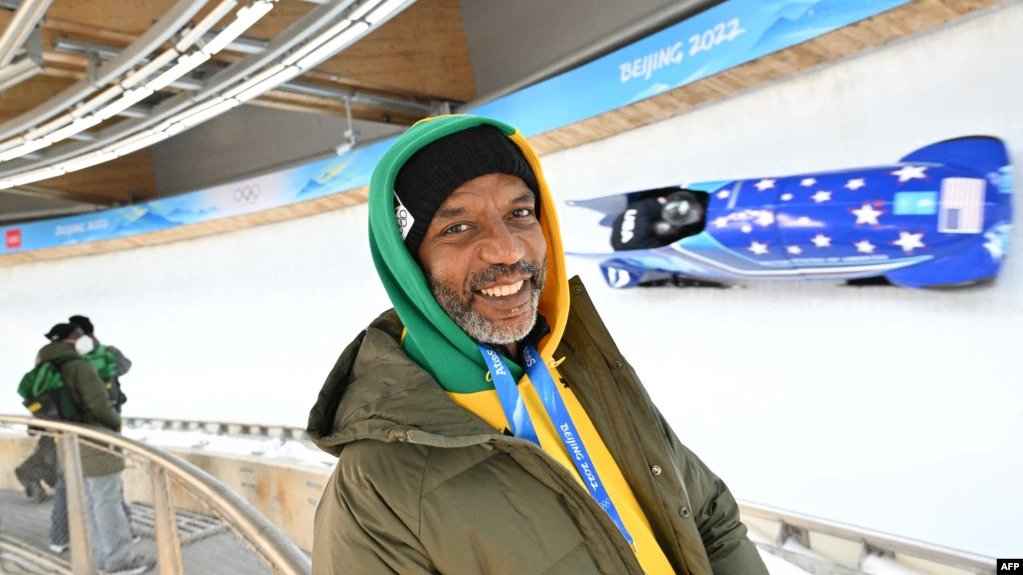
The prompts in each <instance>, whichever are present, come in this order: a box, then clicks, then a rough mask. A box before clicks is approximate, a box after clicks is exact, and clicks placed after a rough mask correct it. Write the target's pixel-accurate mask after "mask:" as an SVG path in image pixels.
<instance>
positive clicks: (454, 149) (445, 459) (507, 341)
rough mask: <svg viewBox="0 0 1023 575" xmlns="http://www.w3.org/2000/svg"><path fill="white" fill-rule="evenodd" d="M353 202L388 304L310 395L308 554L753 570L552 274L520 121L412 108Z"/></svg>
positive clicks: (654, 417) (569, 285) (525, 567)
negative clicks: (326, 472)
mask: <svg viewBox="0 0 1023 575" xmlns="http://www.w3.org/2000/svg"><path fill="white" fill-rule="evenodd" d="M369 212H370V216H369V217H370V221H369V230H370V249H371V251H372V255H373V261H374V263H375V264H376V267H377V271H378V273H379V274H380V278H381V280H382V281H383V284H384V287H385V289H386V290H387V293H388V295H389V296H390V299H391V302H392V303H393V304H394V309H393V310H389V311H387V312H385V313H384V314H383V315H381V316H380V317H379V318H377V319H376V320H375V321H374V322H373V323H372V324H371V325H370V326H369V327H368V328H367V329H366V330H365V331H363V332H362V333H361V334H359V336H358V337H357V338H356V339H355V341H353V342H352V343H351V344H350V345H349V346H348V347H347V348H346V349H345V350H344V352H343V353H342V354H341V357H340V358H339V359H338V361H337V363H336V364H335V366H334V369H333V370H332V371H331V373H330V375H329V376H328V377H327V381H326V383H325V384H324V386H323V389H322V391H321V392H320V396H319V399H318V401H317V403H316V405H315V406H314V407H313V409H312V412H311V413H310V420H309V427H308V431H309V433H310V435H311V436H312V437H313V438H314V439H315V440H316V442H317V443H318V444H319V445H320V447H322V448H323V449H325V450H327V451H329V452H330V453H333V454H335V455H337V456H338V457H339V460H338V464H337V467H336V468H335V470H334V474H333V475H332V477H331V479H330V481H329V482H328V484H327V486H326V488H325V490H324V493H323V497H322V499H321V501H320V505H319V507H318V509H317V512H316V524H315V531H314V542H313V571H314V572H315V573H317V574H333V573H360V574H362V573H402V574H405V573H413V574H414V573H459V574H461V573H468V574H474V573H481V574H482V573H501V574H506V573H507V574H517V573H522V574H526V573H571V574H587V573H607V574H611V573H614V574H622V573H625V574H641V573H647V574H661V573H684V574H692V575H711V574H717V575H722V574H725V575H732V574H734V575H740V574H742V575H760V574H766V573H767V570H766V568H765V567H764V565H763V562H762V561H761V559H760V557H759V555H758V554H757V551H756V549H755V547H754V546H753V544H752V543H750V541H749V540H748V539H747V537H746V528H745V527H744V526H743V525H742V523H741V522H740V521H739V511H738V506H737V505H736V503H735V500H734V499H733V498H732V495H731V494H730V493H729V491H728V489H727V487H725V484H724V483H723V482H722V481H721V480H720V479H719V478H718V477H716V476H715V475H714V474H713V473H712V472H711V471H710V470H709V469H707V467H706V466H705V465H704V464H703V463H702V462H701V461H700V460H699V459H698V458H697V457H696V456H695V455H693V453H692V452H690V451H689V450H688V449H686V448H685V447H684V446H683V445H682V444H681V443H680V442H679V440H678V438H677V437H675V435H674V433H673V432H672V431H671V429H670V427H669V426H668V425H667V423H666V422H665V421H664V419H663V418H662V417H661V416H660V413H659V412H658V411H657V409H656V408H655V407H654V405H653V404H652V403H651V401H650V398H649V397H648V396H647V394H646V392H645V390H644V389H643V387H642V385H641V384H640V382H639V380H638V377H637V376H636V374H635V372H634V371H633V370H632V368H631V367H630V366H629V365H628V363H627V362H626V361H625V359H624V358H622V357H621V355H620V353H619V351H618V349H617V347H616V346H615V344H614V341H613V340H612V339H611V336H610V334H609V333H608V332H607V329H606V328H605V327H604V325H603V322H602V321H601V320H600V317H599V315H597V312H596V310H595V309H594V307H593V304H592V303H591V302H590V300H589V298H588V297H587V295H586V291H585V289H584V287H583V286H582V284H581V283H580V282H579V280H578V278H576V279H573V280H571V281H569V280H568V279H567V277H566V274H565V265H564V254H563V250H562V246H561V238H560V235H559V229H558V222H557V217H556V215H555V210H554V201H553V199H552V198H551V195H550V192H549V191H548V189H547V185H546V183H545V182H544V180H543V175H542V173H541V170H540V164H539V162H538V160H537V158H536V155H535V154H534V152H533V151H532V149H531V148H530V146H529V144H528V143H527V142H526V140H525V138H523V137H522V135H521V134H519V133H518V132H517V131H515V129H514V128H512V127H510V126H507V125H505V124H502V123H500V122H496V121H493V120H488V119H485V118H478V117H473V116H442V117H438V118H433V119H430V120H425V121H423V122H420V123H418V124H416V125H415V126H413V127H412V128H411V129H410V130H408V131H407V132H406V133H405V134H404V135H403V136H401V137H400V138H399V139H398V141H397V142H396V143H395V144H394V145H393V146H392V148H391V149H390V150H389V151H388V152H387V154H386V155H385V156H384V157H383V159H382V160H381V161H380V164H379V165H378V166H377V169H376V170H375V172H374V174H373V178H372V182H371V184H370V199H369Z"/></svg>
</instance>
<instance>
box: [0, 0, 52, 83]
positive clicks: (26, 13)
mask: <svg viewBox="0 0 1023 575" xmlns="http://www.w3.org/2000/svg"><path fill="white" fill-rule="evenodd" d="M52 1H53V0H25V1H24V2H22V3H21V6H19V7H18V11H17V12H15V13H14V18H13V19H12V20H11V22H10V23H9V24H8V25H7V30H4V33H3V35H2V36H0V70H2V69H4V67H6V66H7V65H8V64H10V63H11V60H13V59H14V55H15V54H17V52H18V49H19V48H21V45H22V44H23V43H24V42H25V40H26V39H28V36H29V34H31V33H32V31H33V30H35V29H36V25H38V24H39V21H40V20H42V19H43V14H45V13H46V9H47V8H49V7H50V3H51V2H52Z"/></svg>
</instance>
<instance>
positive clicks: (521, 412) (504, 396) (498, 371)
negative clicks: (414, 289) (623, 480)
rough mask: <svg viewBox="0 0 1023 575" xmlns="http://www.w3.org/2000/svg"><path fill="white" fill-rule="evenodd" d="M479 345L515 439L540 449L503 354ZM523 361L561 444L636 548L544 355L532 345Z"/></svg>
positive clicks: (630, 543) (523, 356)
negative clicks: (541, 356)
mask: <svg viewBox="0 0 1023 575" xmlns="http://www.w3.org/2000/svg"><path fill="white" fill-rule="evenodd" d="M476 345H477V346H479V349H480V353H482V354H483V359H484V360H486V362H487V367H488V368H489V369H490V377H491V378H493V380H494V388H495V389H496V390H497V397H499V398H500V399H501V408H502V409H504V415H505V417H507V418H508V424H509V425H511V428H512V429H511V430H512V433H513V434H514V435H515V437H518V438H521V439H528V440H529V441H532V442H533V443H535V444H537V445H540V440H539V439H538V438H537V436H536V429H535V428H534V427H533V421H532V420H531V419H530V418H529V413H528V412H527V411H526V405H525V403H524V402H523V401H522V395H521V394H520V393H519V388H518V386H517V385H516V384H515V380H514V379H513V378H512V376H511V372H510V371H509V370H508V366H507V365H505V363H504V360H503V359H501V354H499V353H497V352H496V351H494V350H493V349H491V348H489V347H487V346H485V345H483V344H480V343H478V344H476ZM522 360H523V363H525V366H526V374H528V375H529V380H530V381H532V382H533V387H534V388H535V389H536V392H537V394H538V395H539V396H540V400H541V401H542V402H543V406H544V408H545V409H546V410H547V415H549V416H550V418H551V422H552V423H554V428H555V430H557V432H558V437H560V438H561V442H562V443H563V444H564V445H565V449H566V450H567V451H568V454H569V457H570V458H571V459H572V461H573V462H575V467H576V469H577V470H579V476H580V477H582V479H583V483H585V484H586V488H587V489H588V490H589V492H590V495H592V496H593V498H594V499H596V500H597V503H598V504H599V505H600V507H601V508H602V509H603V510H604V511H605V512H607V514H608V516H609V517H610V518H611V521H614V524H615V525H617V526H618V530H619V531H621V532H622V536H624V537H625V540H626V541H628V542H629V545H630V546H632V545H633V543H632V536H631V535H629V531H628V529H626V528H625V523H624V522H622V518H621V516H620V515H618V509H616V508H615V504H614V502H612V501H611V496H610V495H608V494H607V489H605V488H604V483H603V482H601V480H600V475H598V474H597V467H596V466H595V465H594V464H593V461H592V460H591V459H590V454H589V453H588V452H587V451H586V447H585V446H584V445H583V438H582V437H581V436H580V435H579V432H578V431H576V428H575V423H573V422H572V417H571V416H570V415H569V414H568V408H567V407H565V401H564V400H563V399H561V394H559V393H558V389H557V387H556V386H555V384H554V378H552V377H551V372H550V371H549V370H548V369H547V366H546V365H544V363H543V360H542V359H540V354H539V353H538V352H537V351H536V348H535V347H533V346H531V345H528V346H525V349H524V350H523V351H522Z"/></svg>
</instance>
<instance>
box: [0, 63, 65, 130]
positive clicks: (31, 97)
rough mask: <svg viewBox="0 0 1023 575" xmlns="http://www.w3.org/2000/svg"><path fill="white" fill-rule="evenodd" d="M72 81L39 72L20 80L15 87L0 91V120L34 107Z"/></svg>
mask: <svg viewBox="0 0 1023 575" xmlns="http://www.w3.org/2000/svg"><path fill="white" fill-rule="evenodd" d="M74 82H75V81H74V79H72V78H54V77H51V76H47V75H43V74H41V75H39V76H36V77H34V78H31V79H29V80H26V81H25V82H22V83H21V84H19V85H18V86H17V88H16V89H13V90H5V91H3V92H0V122H3V121H6V120H8V119H10V118H13V117H15V116H18V115H21V114H23V113H24V112H27V111H28V110H31V109H32V108H35V107H36V106H38V105H39V104H42V103H43V102H45V101H47V100H49V99H50V98H52V97H53V96H54V95H56V94H57V93H59V92H61V91H62V90H64V89H65V88H67V87H68V86H70V85H71V84H74Z"/></svg>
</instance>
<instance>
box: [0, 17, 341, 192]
mask: <svg viewBox="0 0 1023 575" xmlns="http://www.w3.org/2000/svg"><path fill="white" fill-rule="evenodd" d="M182 1H183V2H184V1H188V0H182ZM354 1H355V0H334V1H333V2H331V3H329V4H321V5H319V6H316V7H315V8H313V9H312V10H310V11H309V12H307V13H305V14H304V15H303V16H302V17H301V18H299V19H298V20H296V21H295V22H293V23H292V24H291V25H290V26H288V27H287V28H285V29H284V30H283V31H282V32H281V33H280V34H278V35H277V36H276V37H275V38H274V39H273V41H271V42H270V44H269V46H268V47H267V50H266V51H265V52H263V53H262V54H252V55H249V56H246V57H245V58H242V59H241V60H239V61H237V62H235V63H234V64H232V65H230V66H228V67H227V68H224V70H223V71H221V72H220V73H218V74H215V75H214V76H213V77H212V78H210V79H209V80H208V81H207V83H206V86H205V87H204V88H203V89H202V90H200V91H199V92H197V93H187V92H185V93H181V94H178V95H176V96H172V97H170V98H167V99H166V100H164V101H163V102H161V103H159V104H157V105H156V106H154V107H153V108H152V110H151V111H150V116H149V117H148V118H138V119H133V120H125V121H121V122H118V123H117V124H115V125H113V126H110V127H108V128H106V129H104V130H102V131H100V132H98V133H96V141H94V142H79V143H75V144H65V145H62V146H60V147H59V148H57V149H50V151H49V153H48V154H47V155H46V157H44V159H42V160H39V161H35V162H19V161H12V162H8V163H5V164H3V166H0V177H3V176H7V175H9V174H12V173H14V174H25V173H28V172H27V171H35V169H36V168H38V169H44V170H45V169H46V168H47V167H48V166H53V165H56V164H58V163H59V162H62V161H65V160H69V159H72V158H77V157H78V156H81V155H83V154H85V153H87V152H91V151H94V150H99V149H100V148H103V147H104V146H107V145H109V144H110V143H111V142H112V141H114V140H116V139H117V138H119V137H125V136H127V135H129V134H134V133H136V132H141V131H143V130H145V129H147V128H151V127H153V126H156V125H158V124H159V123H160V122H161V121H163V120H165V119H167V118H170V117H172V116H174V115H175V114H178V113H180V112H184V111H185V110H187V109H189V108H190V107H192V105H194V104H196V103H199V102H202V101H203V100H206V99H208V98H209V97H210V96H213V95H215V94H217V93H219V92H221V91H223V90H224V89H225V88H227V87H228V86H229V85H230V84H232V83H234V82H235V81H237V80H241V79H244V78H246V77H247V76H250V75H253V74H255V73H258V72H259V71H260V70H262V69H263V68H264V67H265V66H266V65H268V64H270V63H272V62H274V61H276V59H277V58H279V57H280V56H282V55H284V54H285V53H286V52H287V51H288V50H291V49H292V48H294V47H295V46H297V45H299V44H300V43H301V42H303V41H305V40H307V39H309V38H310V37H311V36H313V35H315V34H316V33H318V32H321V31H322V30H323V29H324V28H326V27H327V26H330V25H331V24H333V23H335V22H336V21H337V20H338V17H339V16H340V15H341V14H342V13H343V12H344V11H345V10H346V9H348V8H349V7H350V6H351V5H352V4H353V3H354ZM129 49H131V48H130V47H129ZM150 51H151V50H150ZM147 53H148V52H147ZM122 55H123V54H122ZM144 55H145V54H143V56H144ZM51 102H52V100H51ZM47 104H49V102H48V103H47ZM33 112H34V111H33ZM29 114H32V112H29V113H28V114H26V115H29ZM18 119H19V120H20V118H18ZM10 123H11V122H8V123H7V124H4V125H0V139H2V138H3V136H4V134H3V130H4V129H6V128H7V126H8V124H10ZM27 125H28V126H31V125H35V122H30V123H28V124H27ZM25 127H27V126H18V129H17V130H12V131H15V132H20V131H23V130H24V128H25ZM11 164H14V165H11ZM6 166H10V167H8V168H7V169H6V170H3V169H2V168H3V167H6Z"/></svg>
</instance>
